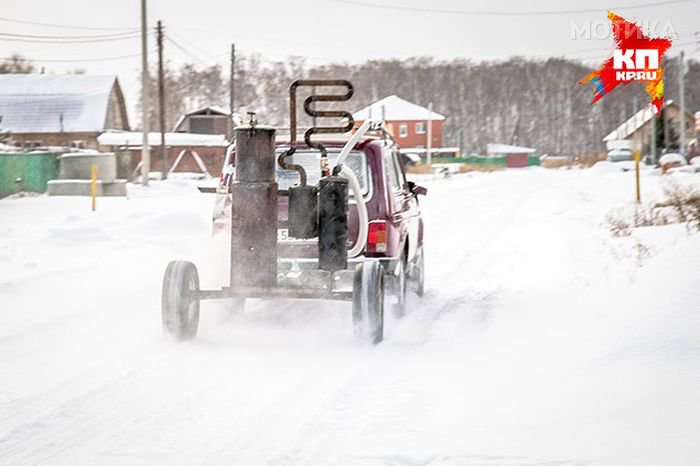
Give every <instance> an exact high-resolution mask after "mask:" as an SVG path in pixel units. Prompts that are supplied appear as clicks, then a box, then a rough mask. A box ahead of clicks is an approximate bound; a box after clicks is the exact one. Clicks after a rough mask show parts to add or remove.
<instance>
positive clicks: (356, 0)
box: [329, 0, 693, 16]
mask: <svg viewBox="0 0 700 466" xmlns="http://www.w3.org/2000/svg"><path fill="white" fill-rule="evenodd" d="M329 1H331V2H335V3H344V4H347V5H354V6H362V7H367V8H378V9H384V10H398V11H413V12H418V13H439V14H451V15H469V16H545V15H549V16H553V15H576V14H585V13H600V12H601V11H604V10H632V9H637V8H647V7H652V6H661V5H671V4H675V3H687V2H690V1H693V0H666V1H661V2H651V3H643V4H638V5H628V6H618V7H612V8H586V9H580V10H540V11H504V10H502V11H493V10H450V9H439V8H421V7H410V6H402V5H381V4H380V5H378V4H375V3H369V2H364V1H361V0H329Z"/></svg>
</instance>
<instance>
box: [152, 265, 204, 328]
mask: <svg viewBox="0 0 700 466" xmlns="http://www.w3.org/2000/svg"><path fill="white" fill-rule="evenodd" d="M198 291H199V275H198V274H197V267H195V265H194V264H193V263H192V262H187V261H172V262H170V263H169V264H168V268H167V269H165V276H164V277H163V295H162V298H161V319H162V321H163V331H164V332H165V334H166V335H169V336H171V337H173V338H175V339H176V340H177V341H187V340H191V339H193V338H194V337H196V336H197V327H198V326H199V299H198V298H197V297H196V296H195V295H194V294H195V293H196V292H198Z"/></svg>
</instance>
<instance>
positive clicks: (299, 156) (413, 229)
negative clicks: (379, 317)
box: [214, 137, 426, 316]
mask: <svg viewBox="0 0 700 466" xmlns="http://www.w3.org/2000/svg"><path fill="white" fill-rule="evenodd" d="M319 142H321V143H322V144H323V145H324V146H325V147H326V148H327V150H328V160H329V162H330V165H331V166H332V165H333V164H334V160H335V158H337V157H338V154H339V153H340V151H341V149H342V147H343V145H344V141H338V140H336V141H332V140H327V141H323V140H322V141H319ZM288 148H289V142H288V141H278V142H277V144H276V150H277V153H278V154H279V153H282V152H283V151H285V150H286V149H288ZM319 159H320V153H319V152H318V151H317V150H315V149H311V148H309V147H307V146H305V145H298V146H297V150H296V152H295V153H294V154H293V155H291V156H289V157H287V159H286V161H287V163H294V164H299V165H302V166H304V168H305V169H306V173H307V176H308V184H309V185H315V184H317V183H318V181H319V177H320V170H319ZM234 161H235V153H231V154H229V155H228V156H227V160H226V161H225V163H224V169H223V171H222V176H221V181H220V188H222V189H221V190H220V191H221V192H225V191H228V187H229V185H230V183H231V180H232V178H233V176H232V174H233V171H234V170H235V168H234V163H233V162H234ZM344 165H346V166H348V167H349V168H350V169H351V170H352V171H353V172H354V174H355V176H356V177H357V179H358V181H359V184H360V188H361V190H362V192H363V196H364V201H365V205H366V208H367V214H368V220H369V223H368V233H367V244H366V246H365V248H364V251H363V252H362V253H361V254H359V255H358V256H356V257H349V258H348V266H349V267H354V266H355V264H356V263H357V262H359V261H362V260H364V259H366V258H376V259H377V260H378V261H380V262H381V264H382V265H383V267H384V271H385V273H386V274H387V275H386V278H387V285H388V287H387V290H388V292H389V293H390V294H391V295H393V296H395V297H396V299H395V303H394V305H393V310H394V313H395V314H396V315H397V316H401V315H403V314H404V313H405V311H406V290H407V288H408V287H410V288H412V289H413V290H414V291H415V292H416V293H417V294H418V295H419V296H422V295H423V287H424V285H423V280H424V274H425V272H424V260H423V220H422V218H421V214H420V208H419V203H418V195H424V194H426V189H425V188H423V187H421V186H417V185H415V184H414V183H413V182H410V181H406V177H405V173H404V167H403V165H402V164H401V158H400V156H399V151H398V146H397V145H396V144H395V143H394V142H393V141H391V140H390V139H381V138H374V137H363V138H362V139H361V140H360V141H359V142H358V143H357V144H356V146H355V147H354V149H353V150H352V151H351V152H350V153H349V155H348V157H347V159H346V160H345V163H344ZM277 183H278V185H279V189H280V190H286V189H288V188H290V187H291V186H293V185H295V184H297V183H298V176H297V173H296V172H294V171H289V170H282V169H281V168H278V170H277ZM287 202H288V198H286V197H280V198H279V225H280V228H279V229H278V244H279V266H278V268H279V273H280V274H281V275H284V276H286V277H287V278H288V277H289V276H293V275H294V273H295V272H299V271H302V270H305V271H309V270H313V269H316V268H317V266H316V263H317V257H318V248H317V239H312V240H304V239H296V238H291V237H289V234H288V230H287V228H284V226H285V225H286V222H287V212H288V208H287ZM230 211H231V209H230V198H229V195H227V194H221V195H219V197H218V198H217V202H216V207H215V209H214V230H215V232H216V231H228V230H229V228H230V219H229V216H230ZM358 223H359V216H358V213H357V203H356V202H355V200H354V199H353V197H352V195H351V196H350V199H349V209H348V230H349V231H348V238H349V240H350V241H351V245H350V246H349V249H351V248H352V245H354V244H355V242H356V241H357V235H358V230H359V225H358ZM307 276H308V275H307Z"/></svg>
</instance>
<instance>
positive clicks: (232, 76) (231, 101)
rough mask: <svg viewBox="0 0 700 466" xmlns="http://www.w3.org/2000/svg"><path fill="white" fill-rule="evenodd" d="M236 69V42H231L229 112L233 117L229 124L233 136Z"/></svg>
mask: <svg viewBox="0 0 700 466" xmlns="http://www.w3.org/2000/svg"><path fill="white" fill-rule="evenodd" d="M235 71H236V44H231V74H230V76H229V86H230V88H229V112H230V113H231V117H230V119H229V126H230V127H231V128H230V129H231V137H233V128H234V126H235V124H234V122H233V109H234V105H235V100H234V97H235V95H234V87H233V85H234V82H235V79H236V75H235Z"/></svg>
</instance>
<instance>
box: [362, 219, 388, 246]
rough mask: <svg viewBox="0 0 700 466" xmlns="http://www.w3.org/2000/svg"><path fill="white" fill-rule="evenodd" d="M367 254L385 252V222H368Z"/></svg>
mask: <svg viewBox="0 0 700 466" xmlns="http://www.w3.org/2000/svg"><path fill="white" fill-rule="evenodd" d="M367 252H386V222H385V221H383V220H379V221H374V222H370V223H369V225H368V230H367Z"/></svg>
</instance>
